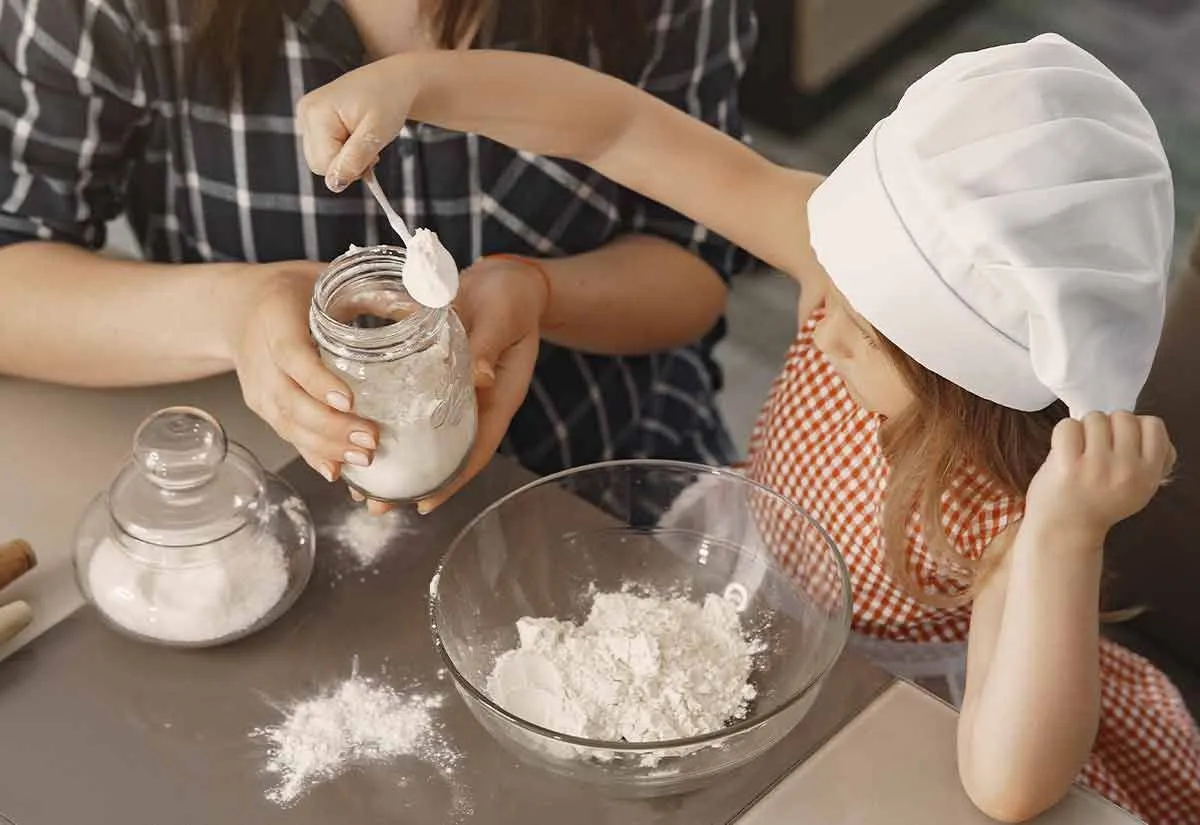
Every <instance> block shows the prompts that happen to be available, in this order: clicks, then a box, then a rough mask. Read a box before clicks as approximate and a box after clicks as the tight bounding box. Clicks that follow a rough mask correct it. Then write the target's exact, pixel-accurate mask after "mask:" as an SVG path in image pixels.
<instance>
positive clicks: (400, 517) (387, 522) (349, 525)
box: [322, 507, 417, 571]
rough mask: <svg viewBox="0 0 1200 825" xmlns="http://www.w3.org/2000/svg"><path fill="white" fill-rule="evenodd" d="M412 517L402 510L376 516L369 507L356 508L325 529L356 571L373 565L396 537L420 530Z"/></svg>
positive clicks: (324, 532)
mask: <svg viewBox="0 0 1200 825" xmlns="http://www.w3.org/2000/svg"><path fill="white" fill-rule="evenodd" d="M410 521H411V520H410V517H409V516H408V515H407V514H406V513H405V512H404V511H402V510H399V509H396V510H389V511H388V512H386V513H384V514H382V515H378V516H375V515H372V514H371V513H370V512H368V511H367V508H366V507H354V508H352V509H350V510H348V511H347V512H346V514H345V516H344V517H343V518H342V519H341V520H340V521H339V522H338V523H336V524H334V525H332V526H330V527H326V528H322V533H323V534H325V535H328V536H329V537H331V538H332V539H333V540H334V541H335V542H336V543H337V545H338V550H339V552H340V553H341V554H342V555H344V556H345V557H346V558H347V559H348V560H349V561H350V562H351V563H352V566H353V568H354V569H355V570H358V571H363V570H368V569H370V568H373V567H374V566H375V565H376V564H378V563H379V561H380V560H381V559H382V558H383V557H384V555H385V554H386V553H387V551H388V549H389V548H390V547H391V546H392V541H393V539H396V538H398V537H400V536H405V535H409V534H411V533H415V532H417V528H416V527H415V526H413V525H412V524H411V523H410Z"/></svg>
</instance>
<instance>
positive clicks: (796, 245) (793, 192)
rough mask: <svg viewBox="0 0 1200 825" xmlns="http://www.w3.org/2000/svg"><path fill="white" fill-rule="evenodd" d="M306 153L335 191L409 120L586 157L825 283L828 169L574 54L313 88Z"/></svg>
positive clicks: (422, 57) (376, 67)
mask: <svg viewBox="0 0 1200 825" xmlns="http://www.w3.org/2000/svg"><path fill="white" fill-rule="evenodd" d="M298 117H299V124H300V128H301V131H302V132H303V135H304V145H305V154H306V157H307V158H308V162H309V165H310V166H311V167H312V169H313V171H314V172H316V173H317V174H321V175H325V176H326V180H327V181H328V182H329V184H330V186H331V187H332V188H334V189H338V188H341V187H343V186H345V185H346V184H347V183H349V182H350V181H351V180H354V179H356V178H358V177H359V176H361V175H362V173H363V172H364V171H365V170H366V169H367V168H368V167H369V166H370V164H371V163H373V162H374V160H375V159H376V157H377V156H378V153H379V151H380V150H381V149H382V148H383V147H384V146H385V145H387V144H388V143H389V142H391V141H392V140H393V139H394V138H395V137H396V135H397V134H398V133H399V132H400V129H401V128H402V127H403V125H404V123H405V121H406V120H407V119H409V118H411V119H414V120H419V121H424V122H427V123H431V124H434V125H437V126H441V127H443V128H448V129H455V130H458V131H463V132H474V133H477V134H481V135H484V136H486V137H489V138H491V139H493V140H496V141H499V142H501V143H505V144H508V145H509V146H513V147H515V148H518V149H521V150H524V151H527V152H532V153H535V154H540V155H547V156H553V157H562V158H567V159H571V160H576V161H580V162H583V163H586V164H587V165H589V166H591V167H593V168H594V169H596V170H597V171H599V172H600V173H601V174H603V175H605V176H606V177H608V178H610V179H612V180H614V181H616V182H617V183H620V184H622V185H624V186H626V187H628V188H630V189H632V190H634V191H636V192H639V193H641V194H643V195H645V196H647V197H649V198H652V199H654V200H656V201H659V202H661V203H663V204H665V205H667V206H669V207H671V208H673V209H675V210H676V211H678V212H680V213H682V214H684V215H687V216H688V217H690V218H692V219H693V220H695V221H697V222H698V223H700V224H703V225H704V226H707V227H708V228H709V229H711V230H713V231H715V232H717V233H719V234H721V235H724V236H725V237H726V238H728V239H729V240H731V241H733V242H734V243H736V244H737V245H739V246H741V247H743V248H744V249H746V250H747V251H749V252H751V253H752V254H754V255H756V256H757V257H759V258H760V259H762V260H764V261H766V262H767V263H769V264H771V265H772V266H775V267H777V268H779V269H782V270H783V271H785V272H788V273H790V274H792V275H793V276H794V277H797V278H798V279H799V280H800V281H801V283H802V285H803V284H805V282H808V283H809V284H813V283H814V281H815V280H816V277H817V275H816V273H818V272H819V268H818V267H817V265H816V261H815V259H814V257H813V254H812V250H811V249H810V247H809V244H808V220H807V203H808V198H809V195H811V194H812V192H813V190H814V189H815V188H816V187H817V185H818V184H819V183H820V182H821V177H820V176H818V175H815V174H811V173H807V172H799V171H793V170H789V169H785V168H783V167H780V166H777V165H775V164H773V163H771V162H769V161H767V160H765V159H764V158H763V157H761V156H760V155H758V154H757V153H755V152H754V151H753V150H751V149H750V148H748V147H747V146H745V145H744V144H742V143H740V142H739V141H737V140H734V139H733V138H731V137H729V136H728V135H725V134H723V133H721V132H720V131H718V130H716V129H713V128H712V127H710V126H707V125H705V124H703V123H701V122H699V121H697V120H695V119H694V118H692V117H689V116H688V115H687V114H685V113H683V112H681V111H679V110H678V109H675V108H674V107H672V106H670V105H668V104H666V103H663V102H662V101H660V100H657V99H656V98H654V97H653V96H651V95H649V94H647V93H645V92H642V91H640V90H638V89H636V88H634V87H633V86H631V85H629V84H627V83H625V82H623V81H620V80H617V79H615V78H612V77H609V76H607V75H603V74H600V73H598V72H595V71H592V70H590V69H587V68H584V67H582V66H578V65H576V64H574V63H570V62H567V61H564V60H559V59H556V58H551V57H546V56H543V55H534V54H523V53H518V52H500V51H467V52H421V53H412V54H403V55H397V56H395V57H391V58H388V59H386V60H381V61H378V62H375V63H372V64H370V65H368V66H365V67H363V68H361V69H358V70H356V71H354V72H351V73H349V74H347V75H344V76H343V77H341V78H339V79H338V80H335V81H333V82H332V83H330V84H329V85H327V86H325V87H323V88H321V89H318V90H317V91H315V92H312V93H311V94H309V95H308V96H306V97H305V98H304V99H303V100H302V101H301V103H300V107H299V112H298Z"/></svg>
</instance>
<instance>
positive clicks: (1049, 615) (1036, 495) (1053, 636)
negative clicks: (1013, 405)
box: [958, 412, 1175, 822]
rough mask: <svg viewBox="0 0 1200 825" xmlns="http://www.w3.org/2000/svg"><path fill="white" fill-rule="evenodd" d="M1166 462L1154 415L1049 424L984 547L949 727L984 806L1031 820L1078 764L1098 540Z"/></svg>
mask: <svg viewBox="0 0 1200 825" xmlns="http://www.w3.org/2000/svg"><path fill="white" fill-rule="evenodd" d="M1174 461H1175V450H1174V448H1173V447H1172V446H1171V441H1170V439H1169V438H1168V436H1167V432H1166V428H1165V427H1164V426H1163V423H1162V421H1160V420H1159V419H1156V418H1150V417H1146V416H1135V415H1132V414H1130V413H1124V412H1119V413H1113V414H1112V415H1106V414H1103V413H1091V414H1089V415H1088V416H1086V417H1085V418H1084V419H1083V420H1082V421H1075V420H1072V419H1067V420H1065V421H1062V422H1060V423H1059V424H1058V426H1057V427H1056V428H1055V430H1054V436H1053V439H1052V444H1051V448H1050V454H1049V456H1047V458H1046V461H1045V463H1044V464H1043V465H1042V467H1041V469H1040V470H1038V472H1037V474H1036V475H1035V476H1034V478H1033V481H1032V482H1031V483H1030V485H1029V490H1028V493H1027V495H1026V499H1025V517H1024V519H1023V520H1022V522H1021V523H1020V524H1019V525H1018V526H1017V527H1016V528H1015V529H1016V534H1015V537H1013V538H1012V546H1011V548H1006V544H1007V542H1008V540H1009V536H1008V535H1007V534H1005V535H1002V536H1001V537H1000V538H999V539H997V542H1000V544H999V545H998V546H996V547H994V548H992V549H993V550H994V551H997V552H1004V553H1005V556H1004V559H1003V561H1002V563H1001V564H1000V566H999V568H998V569H997V570H996V571H995V572H994V573H993V574H992V576H991V578H990V579H988V580H987V581H986V582H985V583H984V584H983V587H982V588H981V591H980V593H979V595H978V597H977V598H976V600H975V603H974V605H973V613H972V618H971V635H970V640H969V644H968V652H967V688H966V696H965V697H964V699H963V708H962V715H961V716H960V717H959V723H958V765H959V772H960V774H961V776H962V782H963V787H964V788H965V789H966V791H967V793H968V795H970V797H971V799H972V800H973V801H974V802H975V804H976V805H978V807H979V808H980V809H981V810H982V811H983V812H984V813H986V814H988V815H989V816H991V817H993V818H995V819H999V820H1002V821H1006V822H1021V821H1024V820H1027V819H1030V818H1032V817H1034V816H1037V815H1038V814H1040V813H1041V812H1042V811H1044V810H1046V809H1047V808H1049V807H1050V806H1052V805H1054V804H1055V803H1056V802H1058V801H1059V800H1060V799H1062V797H1063V796H1064V795H1066V793H1067V791H1068V790H1069V789H1070V787H1071V783H1072V782H1073V781H1074V780H1075V778H1076V777H1077V776H1078V775H1079V771H1080V769H1081V768H1082V767H1083V765H1084V763H1085V762H1086V761H1087V758H1088V754H1089V753H1090V752H1091V749H1092V744H1093V741H1094V739H1095V737H1096V730H1097V727H1098V725H1099V719H1100V673H1099V661H1100V653H1099V645H1100V616H1099V602H1100V574H1101V568H1102V562H1103V545H1104V538H1105V536H1106V535H1107V533H1108V531H1109V529H1110V528H1111V527H1112V526H1113V525H1114V524H1116V523H1117V522H1119V521H1121V520H1123V519H1125V518H1128V517H1129V516H1131V515H1133V514H1134V513H1136V512H1138V511H1139V510H1141V509H1142V508H1143V507H1145V506H1146V504H1147V503H1149V501H1150V499H1151V497H1153V495H1154V493H1155V492H1156V491H1157V490H1158V488H1159V486H1160V485H1161V483H1162V480H1163V478H1164V477H1165V475H1166V474H1167V473H1169V472H1170V469H1171V467H1172V465H1173V464H1174ZM1009 532H1011V531H1009ZM1005 551H1006V552H1005Z"/></svg>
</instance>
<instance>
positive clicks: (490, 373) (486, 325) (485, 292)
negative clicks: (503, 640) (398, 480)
mask: <svg viewBox="0 0 1200 825" xmlns="http://www.w3.org/2000/svg"><path fill="white" fill-rule="evenodd" d="M549 297H550V295H549V285H548V283H547V281H546V280H545V278H544V277H543V276H542V275H541V273H540V272H539V271H538V269H537V267H536V266H534V265H533V264H530V263H523V262H521V261H518V260H512V259H507V258H483V259H481V260H480V261H478V262H477V263H476V264H475V265H474V266H472V267H471V268H470V269H467V270H466V271H465V272H463V273H462V280H461V283H460V285H459V291H458V298H457V299H456V300H455V302H454V309H455V311H457V312H458V315H459V317H460V318H461V319H462V322H463V326H464V327H466V330H467V336H468V338H469V341H470V348H471V358H472V360H473V362H474V363H473V373H474V376H475V390H476V393H477V395H478V399H479V426H478V430H477V432H476V435H475V446H474V448H473V449H472V451H471V455H470V457H469V458H468V459H467V463H466V465H465V466H464V468H463V471H462V472H461V473H460V474H459V475H458V476H457V477H456V478H455V479H454V481H453V482H451V483H450V485H448V486H447V487H446V488H445V489H444V490H441V491H439V492H438V493H437V494H436V495H434V496H433V497H431V498H428V499H425V500H424V501H422V502H420V503H419V504H418V505H417V509H418V510H419V511H420V512H421V513H422V514H425V513H429V512H430V511H432V510H433V509H434V508H435V507H437V506H439V505H440V504H442V502H444V501H446V499H448V498H450V496H452V495H454V493H456V492H457V491H458V490H459V489H461V488H462V487H463V485H465V484H466V483H467V482H468V481H470V480H471V479H472V478H474V477H475V476H476V475H477V474H478V473H479V471H480V470H482V469H483V468H484V467H486V466H487V464H488V462H489V461H491V459H492V456H493V455H494V454H495V452H496V450H497V449H498V448H499V447H500V443H501V442H502V441H503V440H504V434H505V433H506V432H507V431H508V425H509V424H510V423H511V422H512V418H513V416H514V415H515V414H516V412H517V410H518V409H519V408H520V406H521V404H522V402H524V400H525V395H526V394H527V393H528V392H529V384H530V382H531V381H532V379H533V368H534V365H535V364H536V362H537V354H538V342H539V338H540V334H541V318H542V315H543V313H544V312H545V308H546V304H547V302H548V301H549ZM352 495H354V497H355V498H356V499H358V500H360V501H361V500H362V496H360V495H357V494H354V493H353V491H352ZM368 507H369V509H370V510H371V512H373V513H383V512H386V511H387V510H389V509H391V505H388V504H385V503H383V502H378V501H370V502H368Z"/></svg>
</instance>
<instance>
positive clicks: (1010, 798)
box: [963, 779, 1067, 822]
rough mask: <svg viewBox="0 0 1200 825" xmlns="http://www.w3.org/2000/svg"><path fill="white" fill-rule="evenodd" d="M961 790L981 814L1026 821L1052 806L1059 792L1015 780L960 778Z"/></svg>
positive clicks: (1061, 794)
mask: <svg viewBox="0 0 1200 825" xmlns="http://www.w3.org/2000/svg"><path fill="white" fill-rule="evenodd" d="M963 789H964V790H965V791H966V793H967V797H968V798H969V799H970V800H971V802H972V804H974V805H975V807H976V808H978V809H979V810H980V812H981V813H983V814H985V815H986V816H988V817H990V818H991V819H994V820H996V821H997V822H1028V821H1029V820H1031V819H1034V818H1035V817H1037V816H1040V815H1041V814H1043V813H1045V812H1046V811H1047V810H1049V809H1050V808H1052V807H1054V806H1055V805H1056V804H1058V802H1059V801H1060V800H1061V799H1062V798H1063V797H1064V796H1066V793H1067V789H1063V790H1062V791H1057V790H1050V791H1047V790H1046V789H1042V788H1034V787H1028V786H1027V787H1020V786H1018V785H1017V783H1012V782H1009V783H998V782H980V781H974V782H971V781H967V780H966V779H964V781H963Z"/></svg>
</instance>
